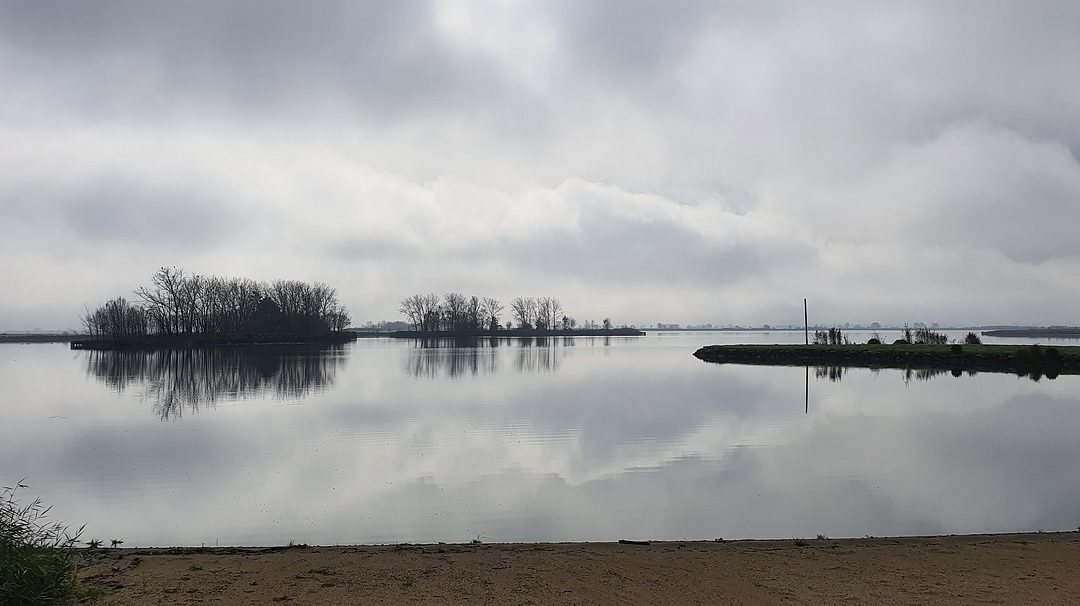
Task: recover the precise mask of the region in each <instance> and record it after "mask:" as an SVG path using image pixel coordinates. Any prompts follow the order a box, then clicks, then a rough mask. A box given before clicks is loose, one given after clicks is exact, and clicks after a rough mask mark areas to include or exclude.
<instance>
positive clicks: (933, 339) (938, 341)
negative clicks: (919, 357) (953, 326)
mask: <svg viewBox="0 0 1080 606" xmlns="http://www.w3.org/2000/svg"><path fill="white" fill-rule="evenodd" d="M915 342H916V343H918V344H920V345H945V344H946V343H948V342H949V337H948V335H946V334H945V333H940V332H934V331H932V330H930V329H929V328H926V327H920V328H916V329H915Z"/></svg>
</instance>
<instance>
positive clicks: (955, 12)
mask: <svg viewBox="0 0 1080 606" xmlns="http://www.w3.org/2000/svg"><path fill="white" fill-rule="evenodd" d="M1078 13H1080V9H1078V8H1077V7H1076V6H1075V5H1074V4H1071V3H1064V2H1063V3H1053V2H1048V3H1040V4H1039V5H1038V6H1036V7H1031V6H1020V5H1001V6H988V5H986V4H985V3H957V4H951V5H948V6H943V5H941V4H940V3H906V4H904V5H902V6H893V5H884V6H872V5H869V4H865V3H856V4H853V3H846V2H835V3H826V4H820V3H818V4H815V5H814V6H813V7H808V6H805V5H803V4H800V3H791V4H787V3H770V4H767V5H762V4H761V3H740V2H734V3H727V4H724V5H716V4H715V3H707V2H676V3H669V4H665V5H664V7H663V8H662V10H661V8H660V7H659V6H658V5H656V4H654V3H646V2H641V3H638V2H630V3H626V2H618V3H609V2H593V3H584V4H583V3H579V2H567V3H561V4H560V3H534V2H525V1H521V2H510V3H507V2H491V3H471V4H469V5H467V6H463V5H461V4H460V3H451V2H416V3H408V4H401V3H392V2H382V3H380V2H372V3H363V4H358V3H339V4H334V3H324V4H320V5H319V7H318V8H317V9H312V8H311V7H306V6H301V5H296V4H293V3H284V2H283V3H265V2H259V3H251V2H230V3H217V4H210V3H207V4H202V5H199V4H196V5H194V6H192V5H186V6H182V7H181V6H177V5H174V4H168V3H153V2H151V3H142V4H139V5H137V6H134V5H130V4H126V3H95V4H93V5H87V4H84V3H75V2H71V3H50V4H41V3H8V4H5V5H3V6H0V78H2V79H3V81H4V82H5V83H6V86H5V95H4V96H3V97H0V161H2V162H3V165H4V166H5V171H4V175H3V177H0V233H2V234H3V238H2V239H0V254H3V255H4V259H5V263H4V264H3V265H2V266H0V280H2V281H3V283H4V284H5V285H7V288H5V289H4V290H3V292H2V293H0V330H11V329H18V328H29V327H32V326H42V327H56V328H65V327H72V326H74V325H75V324H76V322H77V316H78V314H79V313H80V312H81V310H82V307H83V305H84V304H95V303H97V302H98V301H100V300H101V299H103V298H105V297H108V296H112V295H115V294H122V293H126V292H128V291H129V290H130V289H132V288H134V287H135V286H136V285H138V284H140V283H142V282H144V281H145V280H146V277H147V276H148V275H149V274H150V273H151V272H152V271H153V270H154V269H156V268H157V267H158V266H161V265H166V264H169V265H171V264H178V265H182V266H185V267H187V268H188V269H190V270H193V271H198V272H204V273H230V274H241V275H248V276H252V277H256V278H274V277H290V278H299V279H311V280H322V281H326V282H330V283H332V284H334V285H335V286H337V287H338V288H339V290H340V291H341V294H342V298H343V299H344V300H345V302H346V303H347V304H348V305H349V306H350V307H351V308H352V310H353V315H354V317H355V318H356V319H358V320H363V319H379V318H391V317H396V316H397V312H396V308H397V301H398V300H399V299H400V298H401V297H402V296H404V295H406V294H410V293H412V292H416V291H436V292H439V291H444V290H448V289H453V290H462V291H466V292H475V293H478V294H491V295H494V296H499V297H504V298H505V297H511V296H515V295H519V294H520V295H529V294H548V293H550V294H555V295H558V296H561V297H562V299H563V301H564V304H565V305H566V307H567V308H568V310H570V311H571V313H572V314H574V315H576V316H578V317H579V318H582V319H584V318H600V317H603V316H611V317H612V318H614V319H615V320H616V321H617V322H627V323H638V322H647V323H651V322H655V321H681V322H694V321H697V322H713V323H720V324H724V323H742V324H746V323H761V322H768V323H774V324H775V323H786V322H797V321H798V315H799V314H798V311H799V310H798V307H799V305H798V304H799V299H801V298H802V297H804V296H805V297H809V298H810V299H811V300H812V301H813V302H814V307H815V308H816V312H815V315H817V316H819V317H818V319H819V320H820V321H823V322H824V321H841V322H842V321H853V322H860V321H865V322H870V321H875V320H876V321H883V322H892V321H896V322H903V321H920V320H921V321H927V322H931V321H937V322H942V323H1007V322H1016V323H1038V324H1064V323H1074V324H1075V323H1077V322H1080V319H1078V318H1077V317H1076V315H1075V313H1076V312H1075V306H1074V305H1072V302H1073V301H1075V300H1076V299H1077V297H1078V296H1080V286H1078V285H1080V280H1077V279H1076V278H1077V277H1078V276H1080V240H1078V239H1077V238H1076V237H1075V235H1074V233H1073V232H1074V230H1075V226H1076V225H1080V164H1078V162H1077V150H1078V149H1080V117H1078V116H1077V114H1076V112H1075V111H1074V108H1075V107H1077V106H1078V105H1080V82H1078V81H1077V80H1076V78H1075V77H1074V76H1073V74H1072V72H1073V69H1074V65H1073V63H1074V61H1072V60H1071V59H1072V57H1076V56H1078V55H1080V41H1078V40H1080V38H1078V37H1077V36H1075V35H1074V34H1075V32H1074V31H1073V30H1074V29H1075V28H1074V27H1072V24H1073V23H1076V22H1077V20H1078V18H1080V14H1078Z"/></svg>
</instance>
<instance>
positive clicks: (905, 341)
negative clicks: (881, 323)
mask: <svg viewBox="0 0 1080 606" xmlns="http://www.w3.org/2000/svg"><path fill="white" fill-rule="evenodd" d="M892 344H893V345H911V341H908V340H907V339H897V340H895V341H893V342H892Z"/></svg>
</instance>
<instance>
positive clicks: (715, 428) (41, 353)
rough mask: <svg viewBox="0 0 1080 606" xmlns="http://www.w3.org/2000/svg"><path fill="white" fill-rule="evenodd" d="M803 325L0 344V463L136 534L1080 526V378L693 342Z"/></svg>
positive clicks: (2, 478) (637, 534)
mask: <svg viewBox="0 0 1080 606" xmlns="http://www.w3.org/2000/svg"><path fill="white" fill-rule="evenodd" d="M852 336H853V338H855V339H858V340H865V339H866V338H867V337H868V336H869V335H867V334H865V333H852ZM886 336H887V337H888V338H894V336H893V335H886ZM961 336H962V335H961ZM802 338H803V336H802V334H801V333H782V332H781V333H776V332H774V333H655V334H650V335H649V336H646V337H642V338H611V339H603V338H576V339H565V340H564V339H555V340H552V341H548V342H540V341H529V340H508V341H500V342H496V343H494V344H492V343H490V342H487V341H485V342H483V343H481V344H480V345H479V346H477V347H454V346H453V345H452V344H441V345H440V346H435V347H424V346H423V344H418V343H415V342H408V341H392V340H385V339H378V340H361V341H357V342H356V343H352V344H349V345H346V346H343V347H337V348H279V347H248V348H219V349H214V350H210V351H207V352H201V353H190V352H189V353H186V354H185V353H177V352H172V353H160V352H159V353H153V354H145V353H137V354H130V353H129V354H119V353H107V352H84V351H78V352H77V351H71V350H69V349H68V348H67V345H55V344H45V345H41V344H38V345H9V344H4V345H0V483H2V484H5V485H8V484H10V483H12V482H15V481H17V480H18V479H19V478H21V477H23V476H26V477H27V478H28V479H27V483H28V484H30V485H31V487H30V489H28V490H27V491H26V496H41V497H42V498H43V499H44V500H45V501H46V503H47V504H51V505H53V506H54V509H53V512H54V515H55V516H56V517H57V518H59V519H63V520H65V521H69V522H73V523H78V524H81V523H83V522H86V523H87V530H86V535H85V537H86V538H90V537H97V538H100V539H103V540H106V541H107V540H109V539H112V538H122V539H124V541H125V543H124V545H125V546H128V547H130V546H150V545H201V544H205V545H274V544H284V543H287V542H289V541H290V540H291V541H295V542H298V543H310V544H339V543H387V542H435V541H447V542H463V541H470V540H472V539H476V538H479V539H480V540H482V541H484V542H504V541H585V540H616V539H621V538H630V539H714V538H720V537H723V538H728V539H731V538H749V537H754V538H766V537H779V538H790V537H813V536H815V535H817V534H819V533H820V534H825V535H828V536H830V537H844V536H856V537H861V536H864V535H875V536H880V535H910V534H943V533H973V532H999V531H1031V530H1047V531H1049V530H1063V529H1075V528H1076V527H1077V526H1078V525H1080V446H1078V440H1077V436H1080V377H1077V376H1062V377H1059V378H1057V379H1055V380H1047V379H1043V380H1041V381H1038V382H1035V381H1032V380H1030V379H1026V378H1018V377H1015V376H1011V375H1003V374H985V373H982V374H977V375H974V376H968V375H963V376H960V377H953V376H951V375H949V374H944V375H940V374H930V375H928V374H927V373H908V374H906V375H905V373H903V372H902V371H898V370H884V371H879V372H872V371H870V370H865V369H847V370H842V371H839V372H838V371H837V370H835V369H833V370H832V371H830V370H829V369H814V368H810V369H804V368H801V367H800V368H788V367H772V368H770V367H752V366H733V365H713V364H707V363H704V362H701V361H699V360H697V359H696V358H694V357H692V355H691V354H692V353H693V352H694V350H695V349H697V348H698V347H699V346H701V345H706V344H713V343H749V342H782V341H791V342H801V340H802ZM989 341H993V340H992V339H991V340H988V342H989ZM999 342H1011V343H1014V342H1016V341H1014V340H1008V341H1005V340H1001V341H999ZM837 379H839V380H837Z"/></svg>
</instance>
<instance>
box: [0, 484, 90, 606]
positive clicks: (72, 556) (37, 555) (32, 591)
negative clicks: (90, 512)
mask: <svg viewBox="0 0 1080 606" xmlns="http://www.w3.org/2000/svg"><path fill="white" fill-rule="evenodd" d="M24 488H27V486H26V485H25V484H23V483H22V482H21V481H20V482H18V483H16V484H15V485H14V486H5V487H4V488H3V490H2V491H0V604H68V603H71V602H73V601H75V600H76V599H77V598H78V597H79V587H78V582H77V581H76V579H75V570H76V558H77V554H76V550H75V545H76V543H77V542H78V539H79V534H80V533H82V528H79V529H78V530H77V531H75V532H69V527H68V526H65V525H64V524H61V523H60V522H50V521H49V520H48V515H49V510H50V508H49V507H45V506H44V505H43V504H42V502H41V500H40V499H34V500H33V501H30V502H29V503H26V504H22V503H20V502H19V496H20V495H19V490H21V489H24Z"/></svg>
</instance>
